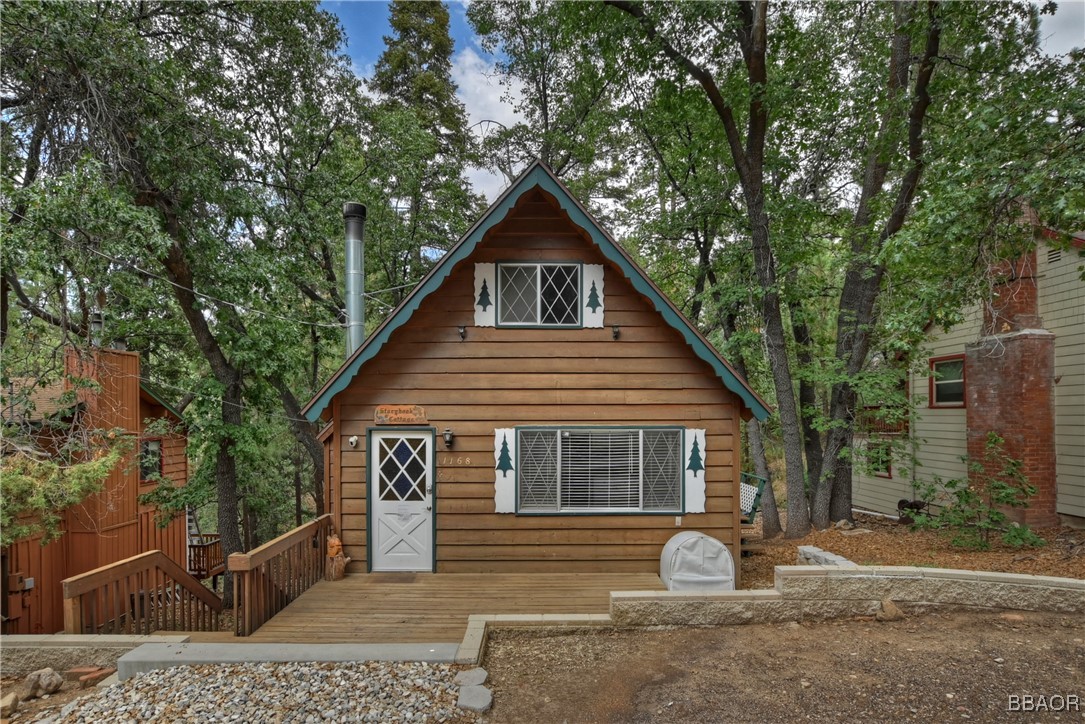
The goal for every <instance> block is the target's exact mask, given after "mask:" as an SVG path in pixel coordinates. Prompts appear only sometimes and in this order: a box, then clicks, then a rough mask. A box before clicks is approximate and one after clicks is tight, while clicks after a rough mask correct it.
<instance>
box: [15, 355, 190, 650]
mask: <svg viewBox="0 0 1085 724" xmlns="http://www.w3.org/2000/svg"><path fill="white" fill-rule="evenodd" d="M65 370H66V373H67V374H66V377H75V378H81V379H85V380H93V381H94V382H96V383H97V385H99V386H100V389H97V390H93V391H92V390H89V389H84V390H80V391H79V392H78V393H77V395H76V397H77V400H78V401H77V402H76V403H75V404H74V405H70V406H68V405H63V404H60V402H59V401H60V400H61V399H62V394H63V393H64V392H65V390H67V389H70V388H71V387H70V386H71V382H70V381H69V380H66V381H65V382H61V383H57V384H56V385H54V386H51V387H47V388H44V389H38V390H35V391H33V392H32V393H31V399H32V402H33V403H34V405H33V407H34V409H33V411H32V412H31V413H30V415H31V419H29V420H20V422H22V423H26V424H30V425H34V424H35V423H40V422H41V421H42V420H43V419H44V418H45V417H54V419H56V418H57V417H58V416H59V417H64V418H68V419H70V418H71V417H72V416H79V417H80V418H81V419H80V420H79V425H80V426H81V427H83V428H85V429H114V428H119V429H121V430H123V432H124V434H129V435H133V436H138V438H139V441H138V453H139V458H138V460H134V461H133V460H130V461H126V462H125V463H122V464H120V465H118V466H117V467H116V468H115V469H114V470H113V471H112V472H111V473H110V474H109V476H108V477H107V478H106V480H105V481H104V482H103V484H102V490H101V491H100V492H99V493H96V494H94V495H91V496H90V497H88V498H87V499H85V500H84V501H83V502H82V503H80V504H79V505H75V506H72V507H70V508H69V509H68V510H67V511H65V514H64V517H63V521H62V530H63V535H62V536H61V537H60V538H59V539H57V540H55V541H53V542H51V543H48V544H46V545H44V546H42V545H41V536H40V535H37V536H32V537H29V538H24V539H22V540H19V541H16V542H15V543H14V544H12V545H11V546H9V547H8V548H5V549H4V550H3V556H2V583H3V592H2V601H3V617H4V618H3V629H2V631H3V633H5V634H41V633H55V632H57V631H60V630H62V629H63V628H64V616H63V608H62V603H63V601H62V587H61V581H63V580H64V579H65V578H70V577H71V576H75V575H78V574H80V573H85V572H86V571H90V570H93V569H95V568H99V567H101V566H105V565H109V564H111V563H116V562H117V561H121V560H124V559H125V558H130V557H131V556H134V555H137V554H139V553H143V552H145V551H150V550H161V551H163V552H164V553H165V554H166V555H168V556H169V557H170V558H172V559H173V560H174V561H176V562H177V563H178V564H180V565H181V566H182V567H184V566H187V557H188V554H187V545H188V542H187V531H186V525H185V520H184V518H183V517H179V518H176V519H174V520H172V521H171V522H170V523H169V525H168V526H166V527H165V528H162V527H159V526H158V524H157V521H156V511H155V509H154V508H153V507H151V506H147V505H141V504H140V503H139V501H138V496H139V495H142V494H144V493H148V492H150V491H152V490H154V487H155V486H156V485H157V483H156V482H155V480H153V479H151V478H152V476H154V475H159V476H162V477H165V478H169V479H170V480H171V481H172V482H173V484H174V485H178V486H180V485H184V484H185V483H186V482H187V480H188V460H187V457H186V446H187V438H186V436H185V434H184V432H183V429H182V428H180V426H179V423H180V422H181V418H180V416H179V415H178V414H177V413H176V412H175V411H174V410H172V409H170V407H169V405H167V404H166V403H164V402H162V401H161V400H160V399H158V398H157V397H156V396H155V395H154V394H153V393H152V392H151V391H150V390H148V389H147V387H146V386H144V385H143V384H141V383H140V364H139V355H138V354H136V353H133V352H123V351H119V350H112V349H94V350H92V351H90V352H87V353H86V354H85V355H83V356H81V355H80V354H78V353H76V352H75V351H74V350H71V351H69V352H68V354H67V355H66V359H65ZM11 412H12V411H11V410H10V408H9V409H5V411H4V414H5V415H10V414H11ZM159 419H166V420H168V421H169V422H170V423H173V424H171V425H170V426H169V428H170V430H169V431H168V432H166V433H162V432H158V431H154V432H151V433H148V430H147V423H148V421H151V420H159ZM43 447H44V448H46V449H48V441H47V440H44V441H43Z"/></svg>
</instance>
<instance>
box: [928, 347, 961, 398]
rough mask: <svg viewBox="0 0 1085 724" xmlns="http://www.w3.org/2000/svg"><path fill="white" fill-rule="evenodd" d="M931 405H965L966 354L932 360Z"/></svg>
mask: <svg viewBox="0 0 1085 724" xmlns="http://www.w3.org/2000/svg"><path fill="white" fill-rule="evenodd" d="M930 367H931V369H930V403H929V404H930V406H931V407H964V379H965V378H964V355H953V356H951V357H936V358H933V359H931V361H930Z"/></svg>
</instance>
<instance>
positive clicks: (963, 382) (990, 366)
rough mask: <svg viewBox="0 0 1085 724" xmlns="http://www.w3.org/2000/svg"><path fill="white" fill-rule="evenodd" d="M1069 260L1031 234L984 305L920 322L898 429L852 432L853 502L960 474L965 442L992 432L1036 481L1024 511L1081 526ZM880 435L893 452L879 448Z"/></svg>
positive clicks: (1081, 307)
mask: <svg viewBox="0 0 1085 724" xmlns="http://www.w3.org/2000/svg"><path fill="white" fill-rule="evenodd" d="M1082 244H1083V245H1085V241H1083V242H1082ZM1081 264H1082V258H1081V256H1080V255H1079V254H1078V253H1075V252H1073V251H1067V250H1065V249H1062V250H1060V249H1055V248H1052V247H1049V246H1047V245H1046V244H1041V245H1040V246H1039V248H1038V249H1037V251H1036V252H1035V254H1034V255H1030V257H1028V258H1026V259H1022V260H1019V261H1018V262H1017V263H1016V264H1015V265H1013V273H1011V274H1010V277H1011V279H1010V281H1009V282H1008V283H1007V284H1005V285H1003V287H1001V288H1000V289H999V295H998V297H997V299H998V301H996V302H995V303H994V304H993V305H991V306H990V308H988V309H984V307H983V306H981V305H977V306H976V307H974V308H972V309H970V310H968V311H967V313H966V314H965V317H964V319H963V321H962V322H960V323H959V324H957V325H955V326H954V327H952V328H951V329H949V330H948V331H943V330H942V329H937V328H933V327H932V329H931V330H930V336H929V341H928V344H927V346H926V347H925V349H924V351H923V353H922V354H923V358H922V360H921V361H920V363H919V365H918V366H919V367H920V368H921V369H922V370H923V371H922V372H917V373H913V374H912V375H911V376H910V378H909V380H908V394H909V397H910V399H911V400H912V401H913V403H914V412H913V414H912V417H911V419H910V420H909V423H908V425H907V429H903V428H902V429H901V430H891V431H884V430H883V431H878V432H870V433H865V434H861V435H857V436H856V444H855V455H856V458H857V464H856V465H855V467H854V470H855V472H854V475H853V486H854V487H853V490H854V501H855V506H856V507H857V508H859V509H863V510H869V511H874V512H879V513H886V514H893V515H895V514H896V512H897V503H898V502H899V501H900V500H902V499H908V500H913V499H915V498H916V497H918V493H917V487H916V486H917V483H921V482H926V481H929V480H931V479H933V478H935V477H940V478H942V479H951V478H962V477H965V476H966V475H967V471H966V467H965V463H964V460H963V458H964V457H965V456H966V455H968V454H969V445H970V444H971V445H972V450H973V452H972V455H973V456H977V452H978V451H979V450H981V449H982V447H981V446H982V440H983V438H985V437H986V434H987V432H988V431H995V432H998V433H999V434H1000V435H1001V436H1002V437H1003V438H1005V439H1006V440H1007V445H1008V446H1009V447H1011V448H1016V450H1012V452H1014V454H1015V457H1020V458H1022V459H1023V460H1025V461H1026V471H1027V472H1028V474H1029V477H1030V480H1031V481H1032V483H1033V484H1034V485H1037V486H1038V487H1039V488H1040V493H1039V494H1038V495H1037V497H1036V499H1035V501H1034V504H1033V506H1032V508H1033V509H1034V510H1030V512H1029V515H1028V516H1026V520H1028V522H1031V523H1034V524H1039V525H1043V524H1052V523H1055V522H1057V521H1058V520H1059V519H1061V521H1062V522H1065V523H1071V524H1081V525H1085V282H1083V281H1082V278H1081V271H1080V270H1079V268H1080V266H1081ZM935 380H937V382H936V381H935ZM887 441H888V442H892V443H894V445H895V449H896V452H895V453H893V454H889V453H888V452H882V451H883V450H887V449H888V448H886V447H885V446H886V443H887ZM913 459H914V461H915V462H914V464H912V462H911V461H912V460H913ZM1045 508H1046V513H1045V510H1044V509H1045Z"/></svg>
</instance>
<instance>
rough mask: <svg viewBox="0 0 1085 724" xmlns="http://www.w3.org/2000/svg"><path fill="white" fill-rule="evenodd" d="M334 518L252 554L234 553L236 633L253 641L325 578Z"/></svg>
mask: <svg viewBox="0 0 1085 724" xmlns="http://www.w3.org/2000/svg"><path fill="white" fill-rule="evenodd" d="M333 530H334V529H333V527H332V517H331V515H322V516H321V517H319V518H317V519H316V520H314V521H312V522H310V523H306V524H305V525H302V526H299V527H297V528H295V529H294V530H292V531H290V532H289V533H284V534H283V535H281V536H279V537H278V538H276V539H275V540H273V541H270V542H268V543H265V544H264V545H262V546H260V547H259V548H254V549H253V550H251V551H249V552H248V553H233V554H231V555H230V558H229V560H228V561H227V567H228V568H229V570H230V572H231V573H233V574H234V622H235V627H236V628H235V630H234V633H235V634H236V635H238V636H250V635H252V633H253V632H254V631H256V629H258V628H260V627H261V626H263V625H264V624H265V623H267V621H268V620H269V619H270V618H271V617H272V616H274V615H275V614H277V613H278V612H279V611H281V610H283V609H284V608H286V607H287V605H289V604H290V602H291V601H293V600H294V599H296V598H297V597H298V596H300V595H301V594H302V593H304V592H305V591H306V590H308V589H309V587H310V586H312V585H313V584H314V583H316V582H317V581H319V580H320V579H321V578H323V577H324V566H325V565H326V562H327V554H328V535H329V534H330V533H331V532H332V531H333Z"/></svg>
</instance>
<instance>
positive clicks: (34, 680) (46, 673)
mask: <svg viewBox="0 0 1085 724" xmlns="http://www.w3.org/2000/svg"><path fill="white" fill-rule="evenodd" d="M24 683H25V684H26V696H24V697H23V700H24V701H25V700H26V699H35V698H37V697H39V696H42V695H44V694H55V693H57V692H58V691H60V687H62V686H64V677H63V676H61V675H60V674H58V673H57V672H55V671H53V670H52V669H38V670H37V671H35V672H33V673H31V674H28V675H27V677H26V679H25V681H24Z"/></svg>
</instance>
